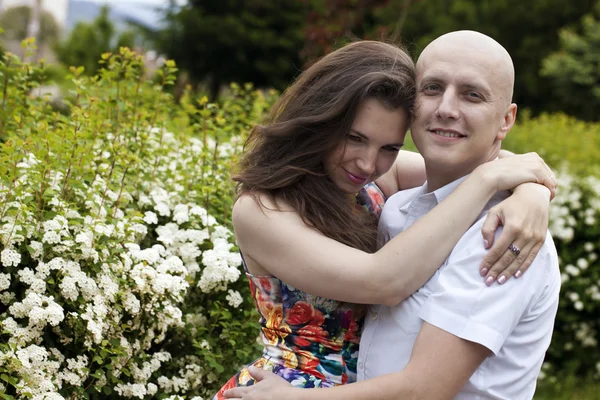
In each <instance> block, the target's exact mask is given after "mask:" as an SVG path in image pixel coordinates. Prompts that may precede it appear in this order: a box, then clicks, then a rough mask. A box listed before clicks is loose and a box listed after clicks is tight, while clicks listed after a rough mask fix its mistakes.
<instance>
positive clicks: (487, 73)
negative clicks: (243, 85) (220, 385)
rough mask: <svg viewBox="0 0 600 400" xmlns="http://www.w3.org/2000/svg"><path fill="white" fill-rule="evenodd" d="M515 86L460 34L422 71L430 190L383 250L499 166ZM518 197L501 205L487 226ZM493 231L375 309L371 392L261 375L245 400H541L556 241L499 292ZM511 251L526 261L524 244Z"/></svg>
mask: <svg viewBox="0 0 600 400" xmlns="http://www.w3.org/2000/svg"><path fill="white" fill-rule="evenodd" d="M513 83H514V69H513V65H512V61H511V59H510V56H509V55H508V53H507V52H506V50H505V49H504V48H503V47H502V46H500V45H499V44H498V43H497V42H496V41H494V40H493V39H491V38H489V37H487V36H485V35H482V34H480V33H477V32H471V31H459V32H452V33H449V34H446V35H443V36H441V37H440V38H438V39H436V40H434V41H433V42H432V43H431V44H430V45H429V46H427V47H426V48H425V50H424V51H423V53H422V54H421V56H420V57H419V60H418V62H417V90H418V96H417V106H416V114H415V119H414V121H413V124H412V128H411V132H412V136H413V140H414V142H415V144H416V146H417V148H418V149H419V151H420V152H421V154H422V155H423V157H424V159H425V164H426V172H427V183H426V184H425V185H424V186H423V187H421V188H416V189H412V190H408V191H404V192H400V193H398V194H396V195H394V196H392V197H391V198H390V199H389V200H388V201H387V203H386V205H385V207H384V210H383V213H382V216H381V221H380V233H381V236H382V237H383V238H389V237H392V236H394V235H396V234H398V233H399V232H402V231H403V230H405V229H408V227H409V226H410V225H411V224H412V223H414V221H416V220H417V219H418V218H420V217H421V216H423V215H424V214H425V213H427V212H428V211H429V210H431V209H432V208H433V207H435V205H437V204H438V203H439V202H441V201H442V200H443V199H444V198H445V197H446V196H448V195H449V194H450V193H451V192H452V191H453V190H454V189H455V188H456V187H457V186H458V185H459V184H460V182H461V181H462V180H463V179H464V178H465V177H466V175H468V174H469V173H471V172H472V171H473V170H474V169H475V168H476V167H477V166H478V165H480V164H482V163H484V162H487V161H490V160H493V159H495V158H496V157H497V155H498V152H499V151H500V145H501V142H502V140H503V139H504V138H505V137H506V134H507V133H508V131H509V130H510V129H511V128H512V126H513V124H514V122H515V117H516V109H517V107H516V105H515V104H513V103H511V99H512V88H513ZM543 190H545V189H543ZM508 195H509V194H508V193H499V194H497V195H496V196H495V198H493V199H492V201H490V203H489V204H488V207H487V208H486V211H484V214H485V213H486V212H487V210H489V208H491V207H493V206H494V205H495V204H497V203H498V202H499V201H501V200H502V199H503V198H506V197H507V196H508ZM482 226H483V218H481V219H479V221H478V222H476V223H475V224H474V225H473V226H472V227H471V229H470V230H469V231H467V232H466V233H465V235H464V236H463V237H462V239H461V240H460V242H459V243H458V244H457V245H456V247H455V248H454V250H453V251H452V253H451V254H450V256H449V257H448V259H447V260H446V262H445V263H444V264H443V265H442V266H441V267H440V268H439V270H438V271H437V272H436V274H435V275H434V276H433V277H432V278H431V279H430V280H429V281H428V282H427V283H426V284H425V285H424V286H423V287H422V288H421V289H419V290H418V291H417V292H415V293H414V294H413V295H412V296H411V297H409V298H408V299H406V300H405V301H404V302H403V303H401V304H399V305H398V306H394V307H386V306H373V307H372V308H371V310H370V312H369V314H368V316H367V320H366V324H365V328H364V331H363V335H362V338H361V347H360V355H359V363H358V375H359V380H361V382H358V383H355V384H350V385H346V386H339V387H335V388H330V389H318V390H307V389H294V388H289V387H287V383H285V385H286V386H283V385H281V383H280V382H279V381H277V380H276V379H275V378H273V377H271V376H269V375H268V374H267V373H264V372H263V371H253V372H252V373H253V374H256V375H257V377H258V378H265V379H264V381H263V382H261V383H259V384H258V385H256V387H255V388H237V389H234V390H233V391H232V392H233V394H235V395H243V398H244V399H249V398H252V399H258V398H260V399H275V398H285V399H340V400H342V399H343V400H348V399H373V398H377V399H428V400H429V399H452V398H455V399H510V400H517V399H531V398H532V397H533V393H534V391H535V383H536V378H537V375H538V373H539V370H540V368H541V364H542V361H543V358H544V354H545V352H546V350H547V348H548V346H549V344H550V339H551V335H552V328H553V324H554V318H555V315H556V311H557V307H558V295H559V290H560V273H559V270H558V258H557V254H556V249H555V247H554V244H553V242H552V239H551V237H550V236H549V235H547V237H546V241H545V243H544V244H543V246H542V248H541V249H540V252H539V253H538V255H537V257H536V259H535V261H534V264H535V265H532V268H531V269H530V270H529V272H528V273H527V274H525V275H524V276H522V277H521V278H520V279H516V280H514V281H513V282H510V283H509V284H504V285H503V284H502V283H504V282H501V281H500V280H499V282H498V283H500V285H493V286H492V287H487V286H486V285H485V284H483V283H482V281H481V277H480V276H479V275H478V274H477V273H476V272H475V271H477V270H478V268H477V266H478V265H479V264H480V263H481V261H482V260H483V258H484V256H485V252H486V250H484V247H483V246H482V245H481V243H480V240H481V236H480V231H481V228H482ZM434 245H435V243H432V246H434ZM510 251H512V252H513V253H515V254H517V255H518V253H519V252H520V250H519V248H518V243H514V244H512V245H511V247H510ZM280 385H281V386H280Z"/></svg>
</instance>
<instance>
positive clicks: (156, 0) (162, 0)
mask: <svg viewBox="0 0 600 400" xmlns="http://www.w3.org/2000/svg"><path fill="white" fill-rule="evenodd" d="M89 1H93V2H95V3H108V4H111V3H113V4H116V3H119V4H123V3H144V4H148V5H158V6H162V5H168V4H169V0H89ZM185 1H186V0H177V1H176V3H177V4H182V3H185Z"/></svg>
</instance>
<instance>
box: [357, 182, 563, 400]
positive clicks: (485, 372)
mask: <svg viewBox="0 0 600 400" xmlns="http://www.w3.org/2000/svg"><path fill="white" fill-rule="evenodd" d="M464 179H465V178H462V179H459V180H457V181H454V182H452V183H450V184H448V185H446V186H444V187H443V188H440V189H438V190H436V191H434V192H431V193H427V183H425V185H424V186H423V187H420V188H415V189H411V190H406V191H403V192H399V193H397V194H395V195H393V196H392V197H390V199H388V201H387V202H386V204H385V207H384V208H383V212H382V214H381V219H380V222H379V233H380V238H382V237H383V238H384V240H385V238H387V239H389V238H391V237H393V236H395V235H397V234H398V233H400V232H402V231H404V230H405V229H408V227H409V226H410V225H412V224H413V223H414V222H415V221H416V220H417V219H419V218H420V217H422V216H423V215H424V214H426V213H427V212H428V211H430V210H431V209H432V208H433V207H435V206H436V205H437V204H438V203H439V202H440V201H442V200H443V199H444V198H446V197H447V196H448V195H449V194H450V193H451V192H452V191H453V190H454V189H455V188H456V187H457V186H458V185H459V184H460V182H462V180H464ZM507 196H508V193H506V192H505V193H499V194H497V195H496V196H494V198H493V199H492V200H491V201H490V202H489V203H488V204H487V206H486V208H485V210H484V213H482V215H480V218H479V220H478V221H477V222H476V223H475V224H473V226H472V227H471V228H470V229H469V230H468V231H467V232H466V233H465V234H464V235H463V237H462V238H461V240H460V241H459V242H458V244H457V245H456V247H455V248H454V249H453V251H452V253H451V254H450V256H449V257H448V258H447V259H446V261H445V262H444V264H442V266H440V268H439V269H438V270H437V271H436V273H435V274H434V275H433V276H432V277H431V279H429V281H427V283H425V285H423V287H422V288H421V289H419V290H418V291H417V292H415V293H413V295H412V296H410V297H409V298H407V299H406V300H404V301H403V302H402V303H400V304H399V305H397V306H394V307H388V306H372V307H371V309H370V311H369V313H368V315H367V319H366V322H365V327H364V330H363V334H362V337H361V341H360V352H359V357H358V380H363V379H369V378H373V377H376V376H379V375H384V374H388V373H391V372H397V371H401V370H402V369H404V367H406V365H407V364H408V361H409V358H410V355H411V352H412V348H413V345H414V342H415V339H416V337H417V334H418V333H419V330H420V328H421V325H422V323H423V321H427V322H428V323H430V324H432V325H435V326H436V327H438V328H440V329H443V330H445V331H447V332H449V333H451V334H453V335H455V336H458V337H460V338H462V339H465V340H469V341H472V342H476V343H479V344H481V345H483V346H485V347H487V348H488V349H490V350H491V351H492V353H493V355H492V356H490V357H488V358H487V359H486V360H485V361H484V362H483V363H482V364H481V365H480V366H479V368H478V369H477V370H476V372H475V373H474V374H473V375H472V376H471V378H470V379H469V381H468V382H467V384H466V385H465V386H464V387H463V388H462V390H461V391H460V393H459V394H458V395H457V396H456V397H455V399H469V400H473V399H507V400H508V399H510V400H519V399H531V398H532V397H533V393H534V391H535V384H536V380H537V376H538V374H539V371H540V368H541V365H542V362H543V359H544V354H545V352H546V350H547V349H548V346H549V345H550V339H551V336H552V330H553V326H554V318H555V316H556V311H557V308H558V295H559V290H560V283H561V280H560V272H559V269H558V257H557V254H556V249H555V247H554V243H553V241H552V238H551V237H550V235H549V234H547V236H546V241H545V243H544V244H543V246H542V248H541V249H540V251H539V253H538V255H537V257H536V258H535V261H534V262H533V264H532V265H531V267H530V268H529V269H528V270H527V272H526V273H525V274H523V275H522V276H521V277H520V278H518V279H514V278H511V279H510V280H508V282H506V283H505V284H504V285H499V284H496V283H495V284H494V285H493V286H491V287H488V286H487V285H486V284H485V283H484V279H483V278H482V277H481V276H480V274H479V265H480V263H481V261H482V260H483V258H484V256H485V254H486V253H487V251H486V250H485V249H484V247H483V238H482V236H481V228H482V225H483V221H484V219H485V218H483V217H484V216H485V214H486V213H487V210H489V208H491V207H492V206H494V205H495V204H497V203H499V202H500V201H502V200H503V199H504V198H506V197H507ZM431 245H432V246H435V243H432V244H431Z"/></svg>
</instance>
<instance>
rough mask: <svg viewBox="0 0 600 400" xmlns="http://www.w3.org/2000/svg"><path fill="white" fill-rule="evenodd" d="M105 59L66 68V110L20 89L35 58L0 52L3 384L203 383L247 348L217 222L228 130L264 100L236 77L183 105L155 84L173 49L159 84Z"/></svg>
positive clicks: (187, 390) (35, 83)
mask: <svg viewBox="0 0 600 400" xmlns="http://www.w3.org/2000/svg"><path fill="white" fill-rule="evenodd" d="M102 65H103V69H102V70H101V71H100V72H99V74H98V75H97V76H95V77H92V78H89V77H86V76H84V75H83V74H82V70H81V69H77V68H71V75H70V77H69V78H68V79H69V80H70V85H71V86H72V87H73V89H72V91H71V94H70V96H71V97H70V98H72V100H66V102H67V103H68V106H69V108H70V110H69V112H68V113H62V114H61V113H58V112H56V111H54V110H53V109H52V107H50V106H49V105H48V103H47V101H46V100H45V99H44V98H41V97H31V96H29V93H30V92H31V91H32V90H35V89H36V88H37V87H39V86H40V85H43V84H44V83H45V81H44V80H45V74H44V73H43V71H42V68H40V67H39V66H35V65H29V64H24V63H22V62H21V61H20V60H19V59H18V58H17V57H15V56H14V55H11V54H7V55H5V57H4V58H3V60H2V62H0V85H2V89H1V90H0V92H3V93H5V95H4V96H3V100H2V101H1V105H0V137H1V138H2V139H3V143H2V144H1V145H0V262H1V265H2V267H1V268H0V321H2V332H1V333H0V376H1V381H0V382H1V383H0V394H1V395H2V396H1V397H4V398H11V396H14V397H15V398H23V397H30V396H36V398H38V397H39V398H42V397H44V396H45V395H49V396H50V395H51V394H53V396H52V397H51V398H97V399H100V398H102V399H105V398H121V397H139V398H142V397H144V398H145V397H152V396H154V397H156V398H166V397H168V396H170V395H175V394H177V395H185V396H188V397H189V396H192V395H201V396H208V395H210V394H211V393H212V392H213V391H214V390H215V389H216V388H217V387H219V386H220V384H222V382H223V380H225V379H226V378H228V377H229V376H230V375H231V374H232V373H233V372H234V371H235V370H236V369H237V368H238V367H239V364H241V363H242V362H245V361H247V360H249V359H251V358H252V357H254V356H255V353H256V352H257V345H256V341H255V339H256V337H257V335H258V326H257V323H256V322H257V319H258V318H257V316H256V315H252V311H250V310H252V306H251V305H250V304H248V298H249V293H248V289H247V284H246V282H245V280H243V279H239V277H240V276H242V270H241V268H240V263H241V259H240V256H239V254H238V253H237V251H236V249H235V247H234V245H233V240H232V235H231V231H230V229H229V228H228V227H227V226H224V225H223V224H222V222H223V221H228V220H229V219H230V218H229V214H228V213H229V210H230V208H231V204H232V197H233V185H232V184H231V182H230V181H229V179H228V173H229V168H230V165H231V162H232V160H234V159H235V156H236V153H237V152H239V150H240V146H239V145H240V143H241V140H240V138H239V137H233V135H239V134H242V133H244V132H245V131H247V130H248V129H249V127H250V126H251V124H252V123H253V122H254V121H253V120H252V118H254V117H255V116H256V115H258V114H261V115H262V113H263V112H264V110H265V109H266V108H267V107H268V101H267V100H266V98H265V97H264V96H263V94H262V93H260V92H258V91H252V90H251V88H245V89H241V88H233V89H234V91H235V92H236V93H237V96H234V97H233V98H231V99H230V100H229V102H228V103H225V104H224V105H223V106H221V107H217V106H212V105H209V104H198V103H197V104H192V103H191V102H190V103H188V104H187V105H186V107H187V108H185V110H186V111H184V107H179V106H178V105H176V104H174V102H173V99H172V96H171V95H169V94H168V93H167V92H166V91H165V90H163V88H164V86H167V85H170V84H171V83H172V82H173V81H174V73H175V71H176V69H175V67H174V64H173V63H172V62H168V63H166V65H165V67H164V68H163V69H162V70H161V71H159V75H160V77H161V80H162V81H161V82H160V84H158V85H156V84H153V83H152V82H148V81H145V80H144V78H143V68H142V60H141V57H140V56H138V55H136V54H135V53H133V52H131V51H130V50H128V49H125V48H122V49H121V50H120V52H119V53H118V54H104V55H103V56H102ZM191 114H197V115H198V116H199V117H200V118H199V119H197V120H192V118H190V115H191ZM217 116H220V117H221V119H223V121H221V120H220V119H218V118H217ZM225 118H231V120H232V121H236V122H235V124H236V125H235V129H230V128H227V127H225V126H226V125H227V120H225ZM226 137H227V138H228V140H227V141H226V140H225V138H226ZM215 138H220V139H219V141H217V140H215ZM48 398H50V397H48Z"/></svg>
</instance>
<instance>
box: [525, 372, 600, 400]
mask: <svg viewBox="0 0 600 400" xmlns="http://www.w3.org/2000/svg"><path fill="white" fill-rule="evenodd" d="M534 400H600V384H598V382H595V383H594V382H592V381H591V380H583V379H580V378H576V377H571V378H567V379H565V380H563V381H562V382H561V384H556V385H552V387H550V386H549V385H548V386H544V385H540V387H539V388H538V390H537V391H536V394H535V397H534Z"/></svg>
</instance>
